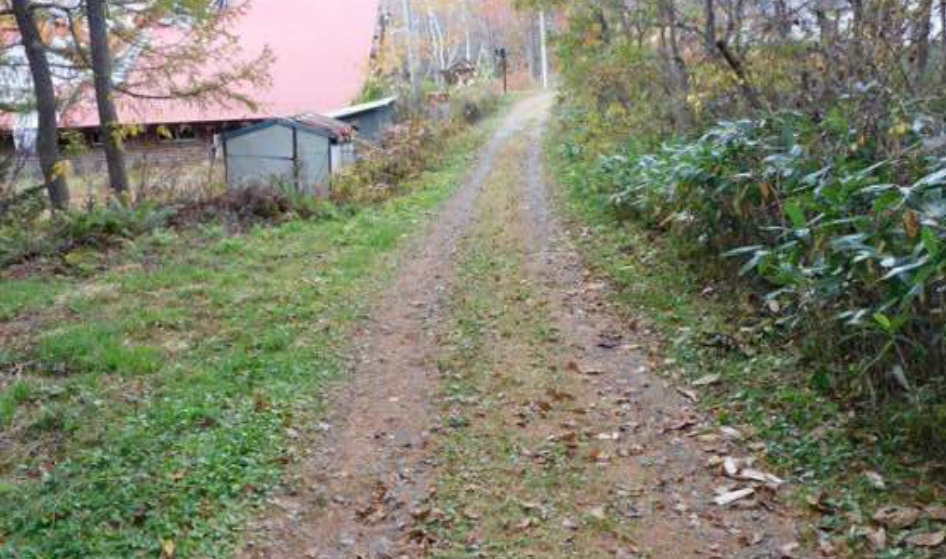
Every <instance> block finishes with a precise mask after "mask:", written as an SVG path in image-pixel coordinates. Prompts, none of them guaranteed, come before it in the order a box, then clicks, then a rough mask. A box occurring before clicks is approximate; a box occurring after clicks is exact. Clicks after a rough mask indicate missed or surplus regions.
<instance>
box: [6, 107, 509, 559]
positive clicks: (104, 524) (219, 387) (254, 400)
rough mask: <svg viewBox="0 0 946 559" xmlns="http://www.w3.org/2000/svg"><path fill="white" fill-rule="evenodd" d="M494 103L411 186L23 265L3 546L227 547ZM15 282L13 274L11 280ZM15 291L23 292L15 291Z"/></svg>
mask: <svg viewBox="0 0 946 559" xmlns="http://www.w3.org/2000/svg"><path fill="white" fill-rule="evenodd" d="M493 123H495V119H494V120H492V121H490V122H489V123H486V124H484V125H482V126H480V127H479V128H477V129H476V130H474V131H471V132H468V133H465V134H463V135H461V136H460V137H458V138H457V139H455V140H453V141H452V142H451V145H450V146H447V148H448V149H447V151H449V154H450V155H449V156H448V157H446V159H445V161H444V162H443V163H442V165H441V166H440V168H439V169H437V170H433V171H431V172H428V173H426V174H424V175H423V176H422V177H420V178H419V179H417V180H416V181H415V182H414V183H413V184H412V188H411V189H410V193H409V194H408V195H406V196H403V197H401V198H398V199H394V200H392V201H390V202H388V203H385V204H383V205H380V206H375V207H369V208H365V209H362V210H360V211H357V212H355V213H353V214H346V213H339V216H338V217H335V218H333V219H326V220H322V221H296V222H290V223H286V224H283V225H281V226H278V227H273V228H257V229H254V230H252V231H249V232H248V233H246V234H244V235H241V236H237V237H225V236H223V235H222V233H221V230H220V229H219V228H214V227H204V228H202V229H201V230H200V231H196V232H193V233H185V234H179V235H178V234H168V233H166V232H161V231H159V232H157V233H155V234H153V235H150V236H148V237H144V238H141V239H139V240H137V241H136V242H135V246H133V247H131V248H129V249H128V254H129V255H131V256H130V257H129V259H130V260H131V262H130V263H131V264H134V261H135V259H136V258H139V257H141V256H148V257H149V259H150V260H151V261H157V262H159V264H158V265H157V267H156V268H149V269H147V270H145V269H143V268H142V267H141V266H134V265H130V266H119V267H117V268H115V269H113V270H111V271H108V272H105V273H103V274H100V275H98V276H96V277H93V278H91V279H90V280H89V281H88V282H87V283H85V284H82V285H79V286H75V288H72V289H67V288H66V287H63V286H61V285H58V284H55V283H53V284H50V285H45V284H41V283H35V284H32V283H30V282H23V283H21V284H18V285H19V287H17V289H19V290H20V291H22V292H31V293H35V295H32V296H31V299H30V300H29V302H27V303H14V302H12V301H16V300H17V299H15V298H13V297H9V298H8V297H7V296H6V295H4V297H3V299H0V301H2V303H0V304H2V305H3V306H2V307H0V308H2V309H10V310H9V311H7V312H9V313H11V314H16V313H21V312H24V311H25V310H27V309H28V308H31V306H32V307H37V308H38V307H42V306H44V305H48V304H50V302H51V301H52V300H53V298H55V295H61V296H62V298H64V301H62V306H63V307H64V308H65V310H66V311H67V312H62V313H51V314H50V315H49V316H48V319H47V320H46V321H44V322H43V323H42V324H41V325H40V326H39V327H38V331H36V332H35V333H34V337H33V339H32V340H31V344H30V348H29V350H28V352H29V353H28V355H26V356H24V357H25V358H26V359H28V360H30V361H31V362H33V363H34V367H35V368H36V371H35V372H33V373H31V374H28V375H26V376H25V377H24V378H23V379H22V380H21V381H20V382H18V383H17V384H14V385H12V386H10V387H7V388H6V389H5V390H3V392H2V393H0V421H2V424H5V425H6V427H5V433H4V435H5V436H7V437H9V440H11V441H12V444H11V445H9V446H5V447H4V449H3V450H2V454H0V499H2V503H0V511H2V512H0V557H2V558H10V559H12V558H14V557H15V558H17V559H33V558H36V559H39V558H43V559H52V558H67V557H69V558H73V557H103V558H104V557H122V558H130V557H157V556H159V555H160V554H161V549H162V545H165V542H173V543H174V547H175V557H226V556H228V555H229V554H230V553H231V552H232V550H233V549H234V548H235V546H236V545H237V544H238V541H239V530H240V528H241V527H242V526H243V525H244V523H245V522H246V520H247V518H248V515H250V514H251V513H252V512H253V510H254V507H255V506H256V505H257V504H258V503H260V501H261V498H262V497H263V496H264V495H265V494H266V493H267V492H268V491H269V490H270V489H271V488H273V487H274V486H275V485H276V484H278V483H279V482H280V480H281V477H282V474H283V472H284V470H285V467H286V464H287V463H289V462H291V460H292V456H294V449H293V448H292V444H293V443H292V440H291V439H290V438H289V437H288V436H287V435H286V431H287V429H290V428H293V429H296V430H298V431H301V432H307V431H308V430H310V429H311V426H312V425H314V424H315V418H316V417H317V416H318V414H319V411H320V409H321V406H322V401H321V397H322V394H323V392H324V388H325V387H326V385H327V384H328V383H330V382H332V381H334V380H335V379H338V378H339V377H340V376H341V375H342V373H343V370H344V367H343V364H344V361H343V356H344V354H345V351H346V349H347V341H348V338H349V335H350V332H351V329H352V327H353V325H354V324H355V323H356V321H357V320H359V319H360V318H362V317H363V316H365V314H366V312H367V311H368V309H369V305H370V302H371V301H372V298H373V295H374V294H375V293H377V292H378V290H379V289H380V288H381V287H382V286H383V285H384V282H385V278H387V277H388V276H389V275H390V273H391V270H392V269H393V262H394V258H392V256H393V255H394V254H395V253H396V251H397V249H398V248H399V247H401V246H402V245H403V241H404V239H405V238H406V237H408V236H409V235H410V234H412V233H414V232H416V231H418V230H419V228H420V227H421V226H422V225H423V224H424V223H426V222H427V221H428V219H429V217H430V216H431V215H432V214H433V213H434V212H435V210H436V208H437V207H438V205H439V204H440V203H441V202H442V201H443V200H444V199H445V198H446V197H447V196H449V194H450V193H451V192H452V191H453V190H454V188H455V187H456V186H457V185H458V183H459V182H460V180H461V178H462V176H463V175H464V172H465V170H466V169H467V167H468V166H469V163H470V162H471V160H472V156H473V154H475V153H476V151H477V150H476V148H477V146H478V145H479V144H480V143H481V142H482V140H483V139H484V138H485V135H486V134H487V133H488V130H489V129H490V128H491V125H492V124H493ZM4 291H6V289H5V288H4ZM8 301H10V302H8Z"/></svg>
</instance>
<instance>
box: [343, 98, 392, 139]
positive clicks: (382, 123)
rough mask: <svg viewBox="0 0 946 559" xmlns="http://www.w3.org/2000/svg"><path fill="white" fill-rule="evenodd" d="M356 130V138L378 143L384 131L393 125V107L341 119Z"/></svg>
mask: <svg viewBox="0 0 946 559" xmlns="http://www.w3.org/2000/svg"><path fill="white" fill-rule="evenodd" d="M341 120H342V121H344V122H347V123H348V124H351V125H352V126H354V127H356V128H357V129H358V137H359V138H361V139H362V140H366V141H369V142H375V143H377V142H380V141H381V139H382V137H383V136H384V131H385V130H386V129H387V128H388V127H390V126H391V125H392V124H394V107H393V106H387V107H381V108H379V109H375V110H373V111H369V112H366V113H362V114H360V115H356V116H352V117H345V118H342V119H341Z"/></svg>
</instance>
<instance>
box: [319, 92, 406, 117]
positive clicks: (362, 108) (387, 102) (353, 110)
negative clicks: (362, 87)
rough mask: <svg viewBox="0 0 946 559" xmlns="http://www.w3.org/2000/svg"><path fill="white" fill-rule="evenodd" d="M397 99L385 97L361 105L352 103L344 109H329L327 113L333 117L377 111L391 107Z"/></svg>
mask: <svg viewBox="0 0 946 559" xmlns="http://www.w3.org/2000/svg"><path fill="white" fill-rule="evenodd" d="M396 101H397V97H385V98H384V99H379V100H377V101H371V102H370V103H361V104H360V105H352V106H350V107H345V108H342V109H335V110H334V111H329V112H328V113H326V114H327V115H328V116H329V117H331V118H349V117H353V116H357V115H360V114H363V113H367V112H371V111H376V110H378V109H381V108H384V107H389V106H391V105H393V104H394V103H395V102H396Z"/></svg>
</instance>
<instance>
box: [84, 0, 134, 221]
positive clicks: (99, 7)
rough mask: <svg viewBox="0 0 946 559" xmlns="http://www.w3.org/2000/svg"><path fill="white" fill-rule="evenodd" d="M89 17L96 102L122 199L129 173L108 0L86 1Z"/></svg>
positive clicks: (111, 172)
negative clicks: (114, 72) (115, 84)
mask: <svg viewBox="0 0 946 559" xmlns="http://www.w3.org/2000/svg"><path fill="white" fill-rule="evenodd" d="M85 9H86V18H87V19H88V20H89V46H90V50H91V51H92V74H93V76H94V81H95V102H96V104H97V105H98V110H99V131H100V133H101V134H102V140H103V142H104V144H105V161H106V163H107V164H108V180H109V182H110V183H111V185H112V190H113V191H114V192H115V195H116V196H117V197H118V198H119V200H120V201H122V202H125V198H127V196H128V173H127V172H126V171H125V153H124V149H123V148H122V140H121V123H119V121H118V111H116V110H115V101H114V99H113V93H114V90H113V89H112V55H111V52H110V50H109V45H108V22H107V20H106V14H105V0H86V3H85Z"/></svg>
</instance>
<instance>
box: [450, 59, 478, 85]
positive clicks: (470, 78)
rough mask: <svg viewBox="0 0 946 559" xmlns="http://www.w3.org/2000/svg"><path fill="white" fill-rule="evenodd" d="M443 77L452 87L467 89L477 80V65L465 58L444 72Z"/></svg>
mask: <svg viewBox="0 0 946 559" xmlns="http://www.w3.org/2000/svg"><path fill="white" fill-rule="evenodd" d="M442 73H443V77H444V79H445V80H446V81H447V85H449V86H451V87H465V86H468V85H470V84H472V83H473V82H474V81H475V80H476V64H473V63H472V62H470V61H469V60H467V59H465V58H463V59H460V60H458V61H457V62H456V63H454V64H453V66H450V67H449V68H447V69H446V70H443V72H442Z"/></svg>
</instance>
